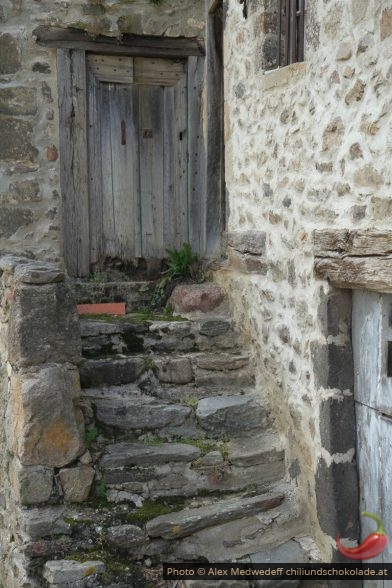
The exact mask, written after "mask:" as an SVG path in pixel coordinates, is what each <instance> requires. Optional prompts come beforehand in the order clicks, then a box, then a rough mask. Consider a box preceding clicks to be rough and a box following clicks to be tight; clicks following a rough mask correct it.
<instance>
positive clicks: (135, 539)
mask: <svg viewBox="0 0 392 588" xmlns="http://www.w3.org/2000/svg"><path fill="white" fill-rule="evenodd" d="M105 541H106V543H107V544H108V545H109V546H110V547H111V548H112V549H115V550H117V549H118V550H120V551H122V552H124V551H126V552H128V553H132V554H133V555H135V552H136V551H137V550H138V548H140V547H143V546H144V545H145V544H146V543H147V535H146V533H145V531H143V530H142V529H141V528H140V527H136V526H135V525H117V526H113V527H109V528H108V530H107V534H106V537H105Z"/></svg>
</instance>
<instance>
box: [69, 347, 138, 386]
mask: <svg viewBox="0 0 392 588" xmlns="http://www.w3.org/2000/svg"><path fill="white" fill-rule="evenodd" d="M148 368H149V363H148V361H146V358H144V357H142V356H138V355H133V356H129V357H122V356H120V357H114V358H105V359H87V360H86V361H84V362H83V363H82V365H81V366H80V367H79V373H80V383H81V386H82V388H92V387H95V386H117V385H120V384H128V383H131V382H136V380H138V378H140V376H141V375H142V374H143V373H144V372H145V371H146V370H147V369H148Z"/></svg>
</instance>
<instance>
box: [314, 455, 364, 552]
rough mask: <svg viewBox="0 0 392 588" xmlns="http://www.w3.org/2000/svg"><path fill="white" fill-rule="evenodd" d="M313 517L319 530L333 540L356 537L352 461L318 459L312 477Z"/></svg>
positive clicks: (355, 503) (355, 479)
mask: <svg viewBox="0 0 392 588" xmlns="http://www.w3.org/2000/svg"><path fill="white" fill-rule="evenodd" d="M316 499H317V516H318V520H319V523H320V527H321V529H322V530H323V531H324V533H326V534H327V535H329V536H330V537H333V539H336V537H337V534H338V532H340V533H341V535H342V537H347V538H350V539H355V540H358V538H359V524H358V516H359V503H358V475H357V468H356V464H355V462H350V463H332V464H331V465H330V466H328V465H327V463H326V462H325V461H324V459H322V458H321V459H320V460H319V463H318V466H317V474H316Z"/></svg>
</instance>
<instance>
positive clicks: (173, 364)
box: [153, 357, 193, 384]
mask: <svg viewBox="0 0 392 588" xmlns="http://www.w3.org/2000/svg"><path fill="white" fill-rule="evenodd" d="M153 361H154V365H155V369H156V371H157V376H158V379H159V381H160V382H162V383H163V384H189V382H192V380H193V370H192V364H191V361H190V359H189V358H187V357H179V358H171V357H163V358H159V359H158V358H157V359H154V360H153Z"/></svg>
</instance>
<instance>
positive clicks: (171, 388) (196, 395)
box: [148, 382, 254, 405]
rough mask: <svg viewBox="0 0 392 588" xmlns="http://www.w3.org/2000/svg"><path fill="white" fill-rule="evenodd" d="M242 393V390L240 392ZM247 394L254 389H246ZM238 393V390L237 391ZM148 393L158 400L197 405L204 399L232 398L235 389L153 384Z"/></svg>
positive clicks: (190, 384)
mask: <svg viewBox="0 0 392 588" xmlns="http://www.w3.org/2000/svg"><path fill="white" fill-rule="evenodd" d="M240 391H241V390H240ZM243 391H244V393H245V394H251V393H253V392H254V389H253V387H250V388H244V390H243ZM236 392H238V390H236ZM148 393H149V394H151V395H152V396H155V397H156V398H161V399H162V400H168V401H170V402H181V403H184V404H188V405H197V403H198V401H199V400H201V399H202V398H208V397H210V396H232V395H233V388H224V387H223V388H215V387H214V388H212V389H211V388H208V387H199V386H196V385H195V384H194V383H193V382H191V383H189V384H184V385H181V384H177V385H175V384H170V383H169V384H163V383H161V382H159V383H156V382H152V383H151V385H150V386H149V388H148Z"/></svg>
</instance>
